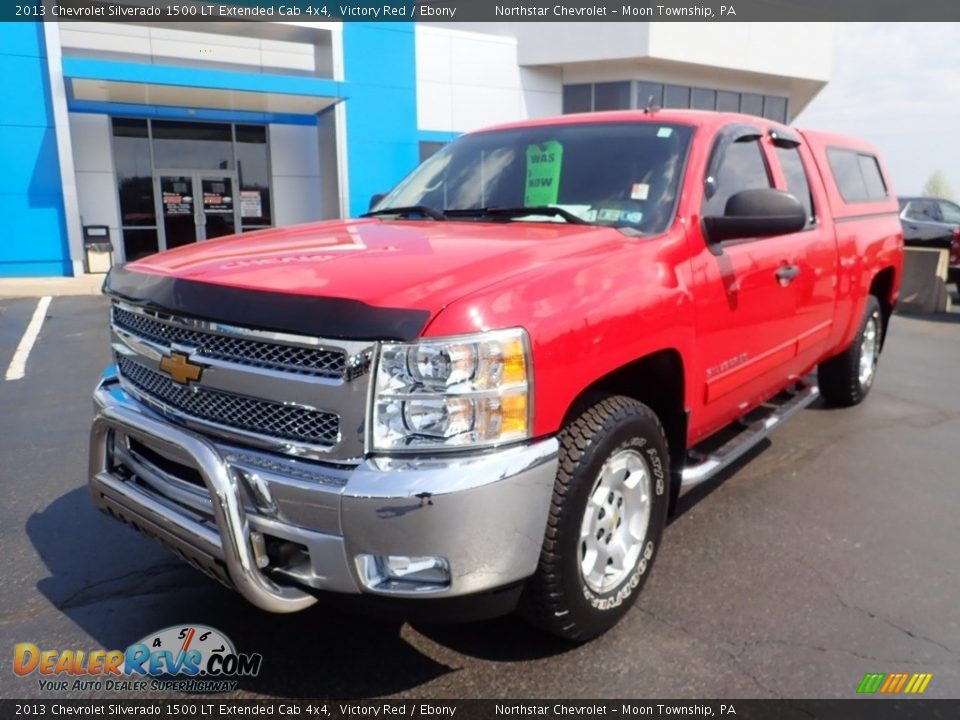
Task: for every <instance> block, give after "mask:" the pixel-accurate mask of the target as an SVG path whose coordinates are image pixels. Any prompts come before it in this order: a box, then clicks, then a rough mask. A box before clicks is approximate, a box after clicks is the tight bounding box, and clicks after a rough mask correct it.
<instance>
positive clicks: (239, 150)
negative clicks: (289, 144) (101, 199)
mask: <svg viewBox="0 0 960 720" xmlns="http://www.w3.org/2000/svg"><path fill="white" fill-rule="evenodd" d="M112 122H113V155H114V164H115V167H116V174H117V190H118V194H119V200H120V217H121V221H120V222H121V231H122V235H123V238H122V242H123V250H124V258H125V259H126V260H127V261H130V260H136V259H137V258H140V257H144V256H146V255H150V254H153V253H155V252H158V251H159V250H162V249H164V248H165V247H166V248H170V247H174V246H175V245H177V244H178V243H179V244H183V243H185V242H193V241H194V240H195V239H196V238H197V237H207V238H211V237H218V236H220V235H223V234H227V233H232V232H236V231H237V229H239V230H241V231H247V230H256V229H260V228H264V227H269V226H271V225H272V224H273V203H272V197H271V193H270V179H271V178H270V160H269V150H268V147H269V145H268V141H267V128H266V126H265V125H248V124H238V125H233V124H231V123H212V122H180V121H173V120H146V119H139V118H113V121H112ZM218 170H222V171H224V172H223V174H222V175H220V174H219V173H217V172H210V171H218ZM176 178H181V179H183V183H184V190H183V196H184V198H187V199H189V203H186V201H184V202H181V203H180V206H178V208H177V210H183V207H187V206H188V205H189V204H190V203H192V202H193V200H192V199H190V198H193V197H194V196H196V197H201V196H202V197H203V198H204V202H206V195H207V193H206V190H205V188H206V187H207V185H210V187H214V185H211V183H214V184H215V183H217V182H219V183H220V184H221V185H223V188H224V189H226V188H229V190H228V191H227V190H223V191H219V192H221V194H223V195H224V198H225V199H224V202H227V200H226V199H227V198H229V208H228V209H227V210H226V211H220V210H219V209H217V210H216V211H214V210H213V209H210V208H206V206H205V208H206V209H207V211H208V212H207V214H206V220H207V222H206V225H205V232H204V235H202V236H199V235H198V234H197V230H196V228H195V227H194V225H195V223H194V218H193V217H192V211H190V210H189V208H188V210H187V212H186V213H183V212H169V213H168V212H167V209H168V208H167V205H166V204H165V205H164V206H163V207H164V214H163V216H162V218H163V221H162V224H158V218H157V198H156V197H155V188H156V187H157V186H158V184H159V186H161V187H162V184H163V183H164V182H168V183H169V182H171V181H173V180H174V179H176ZM198 202H199V201H198ZM181 206H182V207H181ZM225 213H226V214H227V215H228V216H224V215H225ZM183 215H185V216H183ZM237 221H239V226H238V225H237ZM175 223H177V224H178V225H177V227H178V228H179V229H180V230H183V232H180V233H179V234H175V233H174V232H173V225H174V224H175ZM198 227H199V226H198Z"/></svg>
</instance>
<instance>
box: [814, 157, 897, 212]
mask: <svg viewBox="0 0 960 720" xmlns="http://www.w3.org/2000/svg"><path fill="white" fill-rule="evenodd" d="M827 160H828V162H829V163H830V172H832V173H833V178H834V180H836V182H837V189H839V190H840V196H841V197H842V198H843V201H844V202H847V203H859V202H870V201H872V200H885V199H886V197H887V184H886V182H884V179H883V175H881V174H880V164H879V163H878V162H877V158H876V157H875V156H873V155H869V154H867V153H859V152H857V151H855V150H845V149H842V148H829V149H828V150H827Z"/></svg>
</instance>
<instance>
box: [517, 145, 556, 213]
mask: <svg viewBox="0 0 960 720" xmlns="http://www.w3.org/2000/svg"><path fill="white" fill-rule="evenodd" d="M562 165H563V145H561V144H560V143H559V142H557V141H556V140H549V141H547V142H545V143H539V144H536V145H529V146H527V180H526V183H527V184H526V189H525V192H524V195H523V204H524V205H527V206H537V205H556V204H557V196H558V194H559V192H560V168H561V167H562Z"/></svg>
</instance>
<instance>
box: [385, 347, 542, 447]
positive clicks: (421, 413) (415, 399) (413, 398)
mask: <svg viewBox="0 0 960 720" xmlns="http://www.w3.org/2000/svg"><path fill="white" fill-rule="evenodd" d="M530 379H531V378H530V354H529V344H528V342H527V335H526V333H525V332H524V331H523V330H521V329H519V328H516V329H512V330H497V331H494V332H487V333H478V334H476V335H468V336H463V337H457V338H442V339H437V340H423V341H421V342H417V343H402V344H401V343H384V344H383V345H381V347H380V359H379V362H378V363H377V379H376V394H375V397H374V399H373V418H372V425H373V449H374V450H402V449H415V448H447V447H449V448H467V447H480V446H485V445H495V444H499V443H504V442H510V441H512V440H523V439H525V438H528V437H530V431H531V428H530Z"/></svg>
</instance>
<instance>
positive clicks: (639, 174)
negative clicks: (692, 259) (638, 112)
mask: <svg viewBox="0 0 960 720" xmlns="http://www.w3.org/2000/svg"><path fill="white" fill-rule="evenodd" d="M692 134H693V128H692V127H689V126H686V125H673V124H659V123H656V122H639V123H591V124H576V125H545V126H542V127H525V128H516V129H510V130H495V131H491V132H481V133H476V134H471V135H464V136H462V137H460V138H459V139H457V140H455V141H453V142H452V143H451V144H450V145H448V146H447V147H446V148H444V149H443V150H441V151H440V152H439V153H437V154H436V155H434V156H433V157H431V158H430V159H429V160H427V161H426V162H425V163H423V165H421V166H420V167H418V168H417V169H416V170H414V171H413V173H411V174H410V175H409V176H408V177H407V178H406V179H405V180H404V181H403V182H401V183H400V184H399V185H398V186H397V187H396V188H395V189H394V190H393V192H391V193H389V194H388V195H387V196H386V197H384V198H383V199H382V200H381V201H380V203H378V204H377V206H376V208H375V210H378V211H382V210H385V209H388V208H393V207H397V208H399V207H414V206H426V207H429V208H435V209H437V210H441V211H448V210H481V209H484V208H491V209H492V208H524V207H531V208H533V207H539V208H547V207H554V208H561V209H562V210H565V211H567V212H568V213H570V214H572V215H575V216H576V217H578V218H580V219H582V220H584V221H586V222H589V223H592V224H596V225H609V226H614V227H628V228H634V229H636V230H639V231H640V232H644V233H659V232H663V231H664V230H666V228H667V225H668V224H669V222H670V220H671V218H672V216H673V209H674V201H675V200H676V197H677V188H678V187H679V184H680V176H681V175H682V171H683V166H684V161H685V159H686V154H687V147H688V145H689V142H690V137H691V135H692ZM478 215H479V216H480V217H482V213H478ZM509 218H510V219H513V220H536V221H537V222H564V221H565V220H564V219H563V216H562V215H561V214H555V215H547V214H540V215H537V214H531V215H527V216H524V215H523V214H522V213H520V214H517V213H513V214H511V215H510V216H509ZM501 219H502V217H501Z"/></svg>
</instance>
